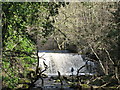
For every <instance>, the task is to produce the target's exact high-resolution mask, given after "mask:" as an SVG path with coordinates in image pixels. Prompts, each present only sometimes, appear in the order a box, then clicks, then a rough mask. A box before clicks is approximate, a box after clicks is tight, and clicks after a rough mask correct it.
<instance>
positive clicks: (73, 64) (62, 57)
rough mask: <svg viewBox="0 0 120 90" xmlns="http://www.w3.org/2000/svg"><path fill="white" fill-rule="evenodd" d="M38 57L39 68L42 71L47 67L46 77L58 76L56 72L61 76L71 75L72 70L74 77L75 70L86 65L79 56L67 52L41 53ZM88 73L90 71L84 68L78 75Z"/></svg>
mask: <svg viewBox="0 0 120 90" xmlns="http://www.w3.org/2000/svg"><path fill="white" fill-rule="evenodd" d="M38 56H39V67H41V68H42V69H44V68H45V65H47V66H48V69H47V70H46V71H45V73H46V74H47V75H58V71H59V72H60V73H61V75H71V74H72V73H71V69H72V68H73V74H74V75H75V74H76V73H77V69H79V68H80V67H82V66H83V65H85V64H86V61H85V60H83V58H82V56H81V55H78V54H77V53H68V52H67V51H55V52H53V51H41V52H39V53H38ZM43 62H44V63H45V64H44V63H43ZM90 63H92V62H90ZM92 64H94V63H92ZM90 71H91V70H90V69H88V68H86V67H84V68H82V69H81V70H80V74H87V73H89V72H90Z"/></svg>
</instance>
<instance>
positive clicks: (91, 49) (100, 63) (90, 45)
mask: <svg viewBox="0 0 120 90" xmlns="http://www.w3.org/2000/svg"><path fill="white" fill-rule="evenodd" d="M88 45H89V47H90V48H91V50H92V52H93V53H94V54H95V56H96V57H97V59H98V60H99V63H100V65H101V67H102V69H103V71H104V73H105V68H104V66H103V64H102V61H101V60H100V58H99V57H98V55H97V53H96V52H95V51H94V49H93V48H92V46H91V45H90V44H89V43H88Z"/></svg>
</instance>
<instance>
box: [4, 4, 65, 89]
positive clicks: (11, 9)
mask: <svg viewBox="0 0 120 90" xmlns="http://www.w3.org/2000/svg"><path fill="white" fill-rule="evenodd" d="M61 5H64V3H62V2H61V3H54V2H51V3H48V2H35V3H33V2H24V3H22V2H21V3H19V2H3V3H2V10H3V12H2V17H3V20H2V22H3V23H2V24H3V28H2V33H3V35H2V40H3V41H2V42H3V67H2V69H3V72H2V74H3V86H8V87H9V88H15V87H16V86H17V84H18V81H19V80H20V79H21V78H24V77H26V74H27V72H28V71H27V69H28V68H33V67H34V68H35V66H36V65H35V64H36V63H37V56H36V50H37V46H38V45H37V39H39V37H40V38H41V37H44V38H46V37H47V36H49V34H50V33H52V31H53V30H54V27H53V25H52V23H54V21H53V20H51V19H50V17H51V16H55V15H56V14H58V9H57V8H59V7H60V6H61Z"/></svg>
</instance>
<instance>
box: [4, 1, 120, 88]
mask: <svg viewBox="0 0 120 90" xmlns="http://www.w3.org/2000/svg"><path fill="white" fill-rule="evenodd" d="M2 47H3V51H2V80H3V81H2V85H3V87H6V88H9V89H10V88H11V89H13V88H14V89H18V88H30V87H31V86H32V84H34V82H35V81H36V80H37V79H38V78H41V79H42V75H41V74H42V73H43V72H44V71H40V70H39V68H38V62H39V61H38V56H37V52H38V50H70V51H71V52H75V53H78V54H81V55H85V54H86V53H87V57H89V58H91V59H93V60H95V61H97V62H98V63H99V64H100V67H101V71H102V72H103V76H102V77H100V78H99V79H98V76H97V77H96V78H95V79H97V80H96V81H98V82H102V81H104V83H100V85H99V86H102V87H105V86H115V87H116V88H120V86H119V84H120V3H119V2H106V3H105V2H104V3H102V2H101V3H100V2H96V3H95V2H79V3H73V2H66V3H65V2H56V3H55V2H49V3H48V2H21V3H19V2H4V3H2ZM88 53H89V55H88ZM92 55H94V56H95V58H93V57H92ZM31 68H35V69H34V71H33V70H31ZM31 71H33V72H34V75H33V76H30V74H31ZM95 79H94V80H92V81H90V82H89V83H94V82H93V81H95ZM99 80H102V81H99ZM23 82H24V84H22V83H23ZM98 82H97V83H98Z"/></svg>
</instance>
